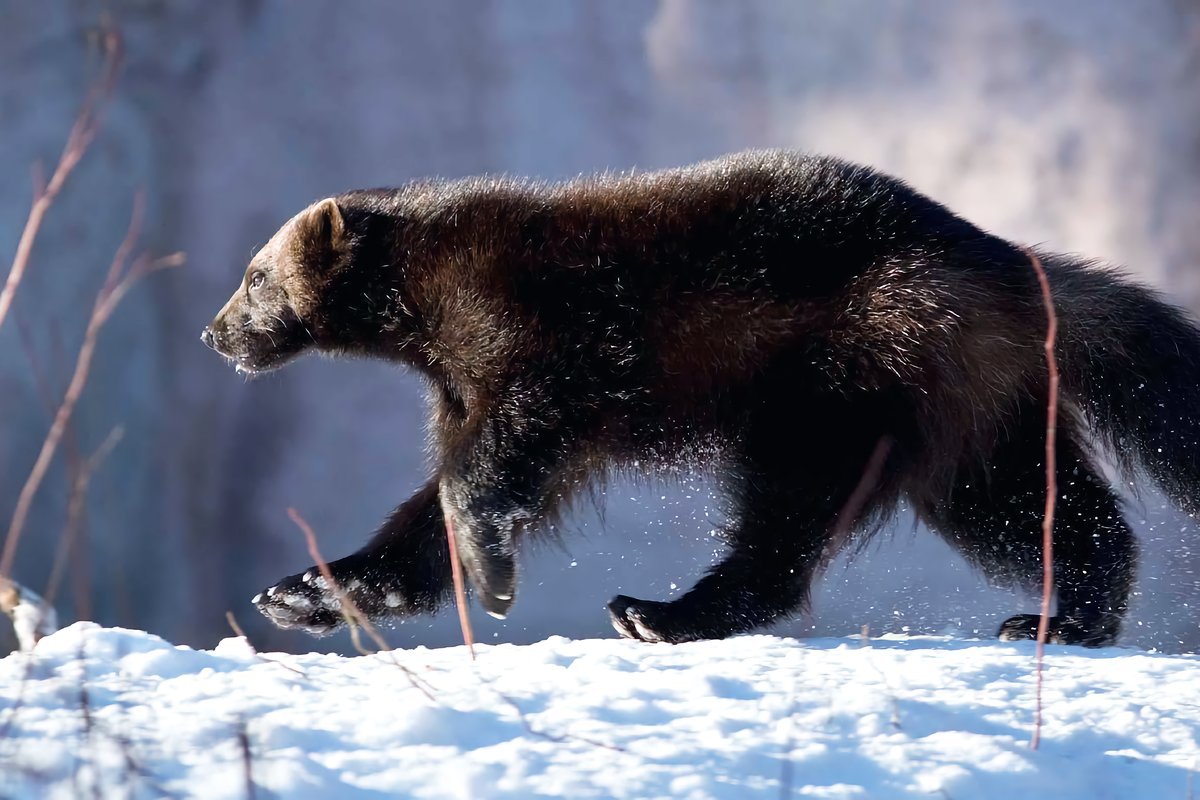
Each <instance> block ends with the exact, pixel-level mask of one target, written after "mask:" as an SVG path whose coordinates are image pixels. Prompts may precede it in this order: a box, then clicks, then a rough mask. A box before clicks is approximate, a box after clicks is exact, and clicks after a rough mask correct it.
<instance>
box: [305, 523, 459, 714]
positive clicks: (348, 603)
mask: <svg viewBox="0 0 1200 800" xmlns="http://www.w3.org/2000/svg"><path fill="white" fill-rule="evenodd" d="M287 513H288V516H289V517H291V520H292V522H294V523H296V526H297V527H298V528H300V530H301V532H303V533H304V538H305V540H306V541H307V542H308V552H309V555H311V556H312V559H313V561H314V562H316V565H317V569H318V570H320V572H321V576H322V577H323V578H325V582H326V583H327V584H328V585H329V591H331V592H333V596H334V597H336V598H337V601H338V604H339V605H340V606H341V609H342V616H343V617H345V619H346V624H347V625H348V626H349V627H350V636H351V640H352V641H353V642H354V647H355V649H356V650H358V652H359V653H361V654H362V655H372V654H371V652H370V651H368V650H367V649H366V648H364V647H363V646H362V642H360V641H359V639H358V637H357V635H356V631H357V630H358V629H359V628H362V629H363V630H364V631H366V633H367V636H369V637H371V641H373V642H374V643H375V646H376V647H378V648H379V649H380V650H382V651H383V652H385V653H388V654H389V655H390V656H391V658H392V663H393V664H395V665H396V667H397V668H398V669H399V670H400V671H401V672H403V673H404V675H405V677H407V678H408V681H409V683H410V684H412V686H413V688H414V689H417V690H418V691H420V692H421V694H423V695H425V697H427V698H428V699H429V702H431V703H435V704H436V703H437V702H438V701H437V700H436V699H435V698H434V696H433V693H432V692H431V691H430V688H428V684H426V683H425V681H422V680H421V679H420V678H418V677H417V676H416V674H415V673H414V672H413V671H412V670H410V669H409V668H408V667H406V666H404V665H403V664H401V663H400V661H399V659H397V658H396V654H395V653H393V652H392V648H391V646H390V645H388V643H387V641H385V640H384V638H383V636H381V635H380V633H379V631H378V630H377V629H376V628H375V626H374V625H373V624H371V621H370V620H369V619H367V615H366V614H364V613H363V612H362V610H361V609H360V608H359V607H358V604H356V603H355V602H354V600H353V599H351V597H350V595H348V594H346V592H345V590H343V589H342V587H341V585H340V584H339V583H338V582H337V581H336V580H334V577H333V572H332V571H331V570H330V569H329V563H328V562H327V561H326V560H325V559H324V558H323V557H322V556H321V552H320V551H319V550H318V549H317V536H316V534H315V533H313V529H312V526H311V525H309V524H308V521H307V520H305V519H304V517H303V516H301V514H300V512H299V511H297V510H296V509H294V508H289V509H288V510H287Z"/></svg>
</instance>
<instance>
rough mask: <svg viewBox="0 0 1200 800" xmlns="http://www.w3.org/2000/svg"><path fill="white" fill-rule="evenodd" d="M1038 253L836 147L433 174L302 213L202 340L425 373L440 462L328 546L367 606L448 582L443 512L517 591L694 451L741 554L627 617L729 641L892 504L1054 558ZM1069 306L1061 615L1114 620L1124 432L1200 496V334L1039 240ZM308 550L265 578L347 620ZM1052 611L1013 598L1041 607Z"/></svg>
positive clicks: (651, 637)
mask: <svg viewBox="0 0 1200 800" xmlns="http://www.w3.org/2000/svg"><path fill="white" fill-rule="evenodd" d="M1033 258H1035V256H1034V252H1033V251H1029V250H1026V249H1024V248H1022V247H1021V246H1018V245H1015V244H1013V243H1010V242H1008V241H1005V240H1004V239H1001V238H998V237H996V236H993V235H991V234H989V233H987V232H985V231H983V230H981V229H980V228H978V227H976V226H975V225H973V224H971V223H970V222H967V221H966V220H964V219H962V218H961V217H959V216H957V215H955V214H954V213H953V212H951V211H950V210H948V209H947V208H945V207H944V206H942V205H940V204H938V203H937V202H935V201H933V200H931V199H929V198H927V197H924V196H923V195H921V194H919V193H918V192H916V191H914V190H913V189H911V188H909V187H908V186H907V185H906V184H905V183H903V182H902V181H900V180H897V179H895V178H892V177H889V176H887V175H884V174H881V173H879V172H876V171H874V170H872V169H869V168H866V167H862V166H857V165H854V164H851V163H847V162H845V161H842V160H839V159H836V158H830V157H822V156H815V155H807V154H801V153H794V152H777V151H773V152H748V153H742V154H737V155H731V156H727V157H724V158H719V159H716V160H713V161H708V162H704V163H700V164H696V165H694V166H691V167H686V168H682V169H670V170H665V171H660V172H640V173H639V172H632V173H628V174H618V175H600V176H595V177H585V178H580V179H577V180H572V181H567V182H562V183H540V182H533V181H523V180H513V179H507V178H474V179H465V180H455V181H434V180H430V181H423V182H416V183H412V184H410V185H407V186H404V187H401V188H397V189H372V190H363V191H351V192H347V193H345V194H342V195H338V196H336V197H331V198H328V199H324V200H321V201H320V202H317V203H316V204H314V205H312V206H310V207H309V208H307V209H305V210H304V211H302V212H301V213H300V214H298V215H297V216H295V217H294V218H292V219H291V220H289V221H288V222H287V223H286V224H285V225H284V226H283V227H282V228H281V229H280V230H279V232H278V233H276V234H275V235H274V237H273V238H272V239H271V240H270V242H269V243H268V244H267V245H266V246H265V247H264V248H263V249H262V250H261V251H260V252H259V253H257V254H256V255H255V256H254V258H253V259H252V261H251V263H250V265H249V267H248V268H247V269H246V271H245V276H244V278H243V280H242V283H241V285H240V286H239V287H238V289H237V291H236V292H235V293H234V295H233V297H232V298H230V300H229V302H228V303H226V305H225V307H224V308H223V309H222V310H221V312H220V313H219V314H218V315H217V316H216V319H215V320H213V322H212V323H211V324H210V325H209V327H208V328H206V329H205V331H204V333H203V337H202V338H203V340H204V342H205V343H206V344H208V345H209V346H210V347H212V348H214V349H215V350H216V351H217V352H218V353H220V354H221V355H223V356H224V357H226V358H227V359H228V360H229V361H231V362H232V363H233V364H234V366H235V367H236V368H237V370H238V371H240V372H243V373H249V374H254V373H260V372H264V371H267V370H272V369H277V368H279V367H281V366H283V365H284V364H286V363H288V362H289V361H291V360H292V359H294V358H296V357H297V356H299V355H301V354H302V353H306V352H309V351H316V352H321V353H325V354H331V355H335V356H350V357H363V356H366V357H375V358H381V359H385V360H388V361H392V362H396V363H399V364H402V365H405V366H407V367H409V368H411V369H413V370H415V371H416V372H417V373H418V374H419V375H420V376H421V377H422V378H423V379H424V381H425V382H426V383H427V385H428V387H429V398H430V407H431V416H432V421H431V425H430V429H431V439H432V453H433V456H432V464H431V476H430V478H429V480H428V483H426V484H425V486H424V488H422V489H420V490H419V491H418V492H417V493H416V494H415V495H414V496H413V497H412V498H410V499H409V500H408V501H407V502H405V503H404V504H403V505H401V506H400V507H399V508H397V509H396V510H395V511H394V512H392V514H391V516H390V517H388V518H387V520H386V521H385V522H384V523H383V525H382V527H381V528H380V529H379V530H378V532H377V533H376V534H375V535H374V537H373V538H371V539H370V540H369V541H368V542H367V544H366V545H365V546H364V547H363V548H362V549H361V550H359V551H358V552H356V553H353V554H352V555H349V556H347V557H345V558H342V559H340V560H338V561H334V562H332V563H331V564H330V565H329V567H330V569H331V570H332V575H333V578H334V579H335V581H336V582H337V583H338V584H339V585H340V586H341V587H343V588H344V590H345V591H346V592H347V593H348V595H349V596H350V598H351V599H352V600H353V601H354V602H355V603H356V604H357V605H358V607H359V608H360V609H361V610H362V611H363V612H364V613H365V614H366V615H368V616H371V617H373V618H386V617H401V618H402V617H406V616H410V615H415V614H420V613H431V612H434V611H436V610H437V609H438V608H439V607H441V606H442V605H444V604H445V603H446V602H447V601H448V599H449V598H450V595H451V592H450V586H451V566H450V565H451V560H450V552H449V546H448V538H447V536H446V523H447V521H450V522H451V524H452V525H453V526H454V530H455V534H456V535H455V540H456V541H457V546H456V549H457V554H458V555H459V556H460V558H461V561H462V564H463V566H464V571H465V573H466V575H467V577H468V578H469V583H470V586H471V589H472V592H473V595H474V597H475V599H476V601H477V602H478V603H479V604H480V605H481V606H482V607H483V608H484V609H485V610H486V611H488V612H490V613H492V614H494V615H496V616H503V615H505V614H507V613H508V612H509V609H510V607H511V606H512V604H513V602H514V600H515V598H516V596H517V583H518V569H517V552H518V548H519V546H520V543H521V542H522V541H523V540H524V539H527V538H528V537H529V536H531V535H534V534H536V533H537V532H539V531H546V530H547V529H548V528H550V527H552V520H553V519H554V518H555V515H556V514H558V513H562V512H563V511H564V510H565V509H566V507H567V505H568V504H569V502H570V500H571V498H572V497H574V496H578V495H579V494H580V493H581V492H583V491H585V490H586V488H587V487H588V486H594V485H595V483H596V482H597V481H602V480H604V479H605V477H606V476H610V475H613V474H621V473H628V472H641V471H645V470H677V469H682V468H688V467H689V465H691V466H695V465H700V466H702V467H704V468H706V469H709V470H711V471H712V472H713V474H714V477H715V479H716V480H717V481H718V483H719V485H720V487H721V495H722V497H723V499H724V504H725V508H724V512H725V516H726V522H725V525H724V529H723V531H722V533H723V537H724V540H725V542H726V543H727V545H728V552H727V553H726V555H725V556H724V559H723V560H722V561H720V563H718V564H716V565H715V566H714V567H712V568H711V569H710V570H709V571H708V573H707V574H706V575H704V576H703V577H702V578H700V580H699V581H698V582H697V583H696V584H695V586H693V587H692V589H691V590H690V591H688V592H687V593H686V594H684V595H682V596H681V597H679V598H678V599H675V600H671V601H668V602H663V601H654V600H639V599H634V598H632V597H627V596H617V597H616V598H614V599H613V600H612V601H611V602H610V603H609V613H610V615H611V617H612V622H613V624H614V626H615V627H616V629H617V631H618V632H619V633H620V634H621V635H623V636H626V637H629V638H633V639H640V640H643V641H649V642H685V641H690V640H696V639H714V638H722V637H726V636H730V635H732V634H737V633H741V632H745V631H750V630H753V629H756V628H760V627H762V626H766V625H769V624H771V623H773V622H776V621H779V620H782V619H785V618H787V617H788V616H789V615H793V614H795V613H798V612H800V611H802V610H803V609H804V608H805V604H806V601H807V599H808V596H809V591H810V587H811V585H812V583H813V580H814V578H815V577H816V576H817V575H818V574H819V572H820V569H821V567H822V565H824V564H825V563H827V562H828V560H829V558H830V557H831V556H832V555H833V554H834V553H835V552H836V551H837V550H838V549H839V548H842V547H846V546H848V545H849V544H850V543H852V542H860V543H861V542H862V541H864V540H865V537H868V536H870V535H871V534H872V533H873V532H875V531H877V530H878V529H879V528H880V527H881V526H882V525H883V523H885V522H886V521H887V520H888V519H889V517H890V516H891V515H892V514H893V513H894V511H895V509H896V508H897V506H898V505H899V504H900V503H901V502H905V503H906V504H907V505H908V506H909V507H911V508H912V509H913V510H914V511H915V512H916V514H917V515H918V517H919V519H920V520H921V521H922V522H924V523H925V524H926V525H927V527H928V528H929V529H930V530H932V531H934V532H936V533H937V534H938V535H940V536H942V537H943V538H944V539H945V540H946V541H947V542H948V543H949V544H950V545H951V546H952V547H953V548H955V549H956V550H957V551H958V552H960V553H961V554H962V555H963V556H965V557H966V558H967V559H968V560H969V561H970V562H971V563H972V564H974V565H976V566H977V567H978V568H980V569H981V570H982V571H983V572H984V573H985V574H987V575H988V576H989V577H991V578H992V579H995V580H999V581H1007V582H1009V583H1014V584H1018V585H1032V584H1035V583H1037V582H1038V581H1039V580H1040V577H1041V574H1042V563H1041V542H1042V534H1041V521H1042V513H1043V504H1044V502H1045V492H1046V480H1045V470H1046V465H1045V458H1046V450H1045V446H1046V435H1047V420H1046V416H1047V402H1048V400H1049V399H1050V395H1049V392H1050V389H1049V388H1048V363H1047V358H1046V353H1045V351H1044V348H1043V345H1044V341H1045V338H1046V333H1047V326H1048V316H1047V314H1046V310H1045V307H1044V304H1043V296H1042V293H1041V288H1040V284H1039V280H1038V274H1037V272H1036V270H1035V268H1034V264H1033ZM1036 258H1037V259H1038V261H1039V262H1040V263H1041V264H1043V265H1044V267H1045V271H1046V274H1047V277H1048V280H1049V284H1050V287H1051V290H1052V300H1053V307H1054V309H1055V313H1056V315H1057V321H1058V326H1059V332H1058V338H1057V346H1056V350H1055V353H1054V354H1055V357H1056V361H1057V365H1058V367H1059V369H1060V371H1061V400H1060V405H1059V411H1058V417H1057V420H1056V425H1057V445H1056V454H1055V455H1056V459H1057V475H1058V482H1059V497H1058V511H1057V518H1056V521H1055V526H1054V532H1053V538H1054V552H1055V560H1054V580H1055V589H1056V597H1057V613H1056V614H1055V615H1054V616H1053V617H1052V618H1051V619H1050V620H1049V621H1048V630H1049V635H1050V639H1051V641H1054V642H1059V643H1066V644H1082V645H1088V646H1101V645H1107V644H1111V643H1113V642H1114V640H1115V639H1116V637H1117V635H1118V633H1119V630H1120V625H1121V620H1122V616H1123V615H1124V613H1125V611H1126V607H1127V605H1128V602H1129V595H1130V591H1131V586H1132V582H1133V577H1134V572H1135V561H1136V552H1135V543H1134V540H1133V535H1132V533H1131V531H1130V528H1129V526H1128V525H1127V524H1126V522H1125V520H1124V519H1123V518H1122V513H1121V503H1120V500H1119V498H1118V496H1117V495H1116V494H1115V493H1114V491H1113V490H1112V489H1111V488H1110V487H1109V485H1108V484H1107V483H1106V482H1105V480H1104V479H1103V478H1102V477H1101V475H1100V472H1099V471H1098V469H1097V457H1098V455H1099V454H1100V452H1101V451H1107V452H1109V453H1111V454H1112V455H1114V456H1115V457H1116V461H1117V463H1119V464H1120V465H1122V466H1123V467H1125V469H1126V471H1127V472H1129V473H1131V474H1132V473H1135V472H1142V473H1145V474H1146V475H1148V476H1149V477H1150V478H1152V479H1153V480H1155V481H1156V482H1157V483H1158V484H1159V485H1160V486H1161V487H1162V488H1163V490H1164V491H1165V492H1166V493H1167V494H1168V495H1169V496H1170V498H1171V499H1172V500H1173V501H1174V502H1175V503H1176V504H1177V505H1178V506H1179V507H1180V508H1182V509H1183V510H1185V511H1186V512H1188V513H1191V514H1194V513H1196V512H1197V510H1200V502H1198V501H1197V489H1198V488H1200V417H1198V414H1197V412H1198V411H1200V401H1198V400H1197V399H1196V398H1197V390H1198V389H1200V331H1198V329H1197V328H1196V327H1195V326H1194V324H1193V323H1192V322H1191V321H1190V320H1189V319H1188V318H1187V317H1186V316H1185V314H1184V313H1182V312H1181V311H1179V310H1177V309H1175V308H1172V307H1171V306H1169V305H1167V304H1165V303H1164V302H1162V301H1161V300H1159V299H1157V298H1156V297H1155V295H1154V294H1152V293H1151V292H1150V291H1148V290H1146V289H1144V288H1141V287H1139V286H1137V285H1134V284H1133V283H1131V282H1130V281H1128V280H1127V279H1125V278H1123V277H1121V276H1120V275H1119V274H1117V273H1115V272H1113V271H1112V270H1110V269H1108V268H1106V267H1103V266H1100V265H1098V264H1096V263H1093V262H1090V261H1085V260H1082V259H1079V258H1074V257H1068V256H1064V255H1058V254H1054V253H1050V252H1038V253H1037V255H1036ZM334 592H335V587H331V586H330V585H328V584H327V582H326V581H325V580H323V579H322V578H321V577H320V575H319V574H318V573H317V571H316V570H315V569H312V570H309V571H307V572H303V573H298V574H296V575H293V576H291V577H288V578H284V579H283V580H281V581H280V582H279V583H277V584H275V585H274V586H273V587H271V588H269V589H267V590H266V591H264V592H262V593H261V594H259V595H258V596H257V597H256V598H255V603H256V605H257V606H258V608H259V609H260V610H261V611H262V613H263V614H265V615H266V616H267V617H268V618H269V619H270V620H271V621H272V622H274V623H275V624H276V625H278V626H280V627H284V628H298V629H302V630H305V631H308V632H310V633H314V634H324V633H328V632H330V631H332V630H334V629H335V628H337V627H338V626H339V625H340V624H341V623H342V616H341V614H340V612H339V606H338V601H337V598H336V596H335V594H334ZM1038 622H1039V617H1038V616H1037V615H1029V614H1025V615H1018V616H1014V617H1011V618H1009V619H1007V621H1004V622H1003V623H1002V624H1000V626H999V631H1000V637H1001V638H1003V639H1028V638H1033V637H1034V636H1035V632H1036V630H1037V626H1038Z"/></svg>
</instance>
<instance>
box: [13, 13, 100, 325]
mask: <svg viewBox="0 0 1200 800" xmlns="http://www.w3.org/2000/svg"><path fill="white" fill-rule="evenodd" d="M102 40H103V42H104V67H103V71H102V72H101V75H100V77H99V79H97V81H96V82H95V83H94V84H93V85H92V87H91V89H89V90H88V93H87V96H86V97H85V98H84V100H83V106H82V107H81V108H80V110H79V114H78V116H77V117H76V118H75V124H74V125H73V126H72V127H71V132H70V134H68V136H67V143H66V145H65V146H64V147H63V151H62V155H61V156H59V159H58V166H56V167H55V168H54V174H52V175H51V176H50V180H49V182H48V183H46V184H45V185H41V181H40V179H38V177H37V173H38V172H40V170H35V178H34V197H33V205H32V206H31V207H30V209H29V217H28V218H27V219H26V221H25V228H24V229H23V230H22V231H21V238H20V239H19V240H18V241H17V252H16V254H15V255H14V256H13V262H12V267H10V268H9V271H8V278H7V279H6V280H5V282H4V288H3V289H2V290H0V327H3V326H4V320H5V318H6V317H7V316H8V312H9V309H10V308H12V303H13V298H14V297H15V296H16V293H17V287H18V286H19V285H20V284H21V279H22V278H23V277H24V276H25V270H26V268H27V267H28V266H29V256H30V253H32V252H33V244H34V242H35V241H36V240H37V235H38V231H39V230H41V227H42V220H43V219H45V217H46V212H47V211H49V210H50V206H51V205H52V204H53V203H54V198H55V197H57V196H58V193H59V192H60V191H62V187H63V184H65V183H66V181H67V177H68V176H69V175H70V174H71V172H72V171H73V170H74V169H75V167H76V166H77V165H78V164H79V162H80V160H81V159H82V158H83V154H84V153H85V152H86V151H87V149H88V145H90V144H91V142H92V139H94V138H95V136H96V131H97V130H98V129H99V126H100V111H101V109H102V108H103V106H104V104H105V102H107V101H108V99H109V98H110V97H111V96H112V93H113V89H114V88H115V87H116V84H117V73H118V71H119V70H120V67H121V60H122V55H123V48H122V43H121V37H120V35H119V34H118V33H117V31H116V29H114V28H111V27H109V28H106V29H105V30H104V31H103V34H102Z"/></svg>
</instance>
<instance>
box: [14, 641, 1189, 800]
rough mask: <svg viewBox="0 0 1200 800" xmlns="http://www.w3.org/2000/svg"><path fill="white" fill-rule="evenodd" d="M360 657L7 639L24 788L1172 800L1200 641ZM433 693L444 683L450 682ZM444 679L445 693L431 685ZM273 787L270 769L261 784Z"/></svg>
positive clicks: (601, 645) (33, 794) (737, 645)
mask: <svg viewBox="0 0 1200 800" xmlns="http://www.w3.org/2000/svg"><path fill="white" fill-rule="evenodd" d="M477 650H478V653H479V659H478V661H476V662H474V663H472V662H471V661H470V659H469V657H468V655H467V652H466V650H465V648H462V647H456V648H446V649H438V650H427V649H423V648H417V649H414V650H406V651H396V652H394V653H381V654H376V655H372V656H363V657H354V658H345V657H341V656H336V655H324V654H310V655H300V656H296V655H286V654H266V655H258V654H256V653H255V652H254V651H253V649H252V648H250V647H249V645H247V644H246V642H245V641H244V640H242V639H226V640H224V641H222V642H221V643H220V644H218V645H217V647H216V648H214V649H213V650H212V651H197V650H192V649H189V648H186V647H175V646H172V645H171V644H169V643H168V642H165V641H163V640H162V639H159V638H157V637H155V636H153V635H150V634H147V633H143V632H140V631H130V630H123V629H113V628H100V627H98V626H96V625H94V624H91V623H77V624H75V625H72V626H71V627H69V628H66V629H64V630H62V631H59V632H57V633H54V634H52V635H50V636H48V637H46V638H44V639H43V640H41V641H40V642H39V643H38V645H37V647H36V649H35V651H34V653H33V654H13V655H11V656H9V657H8V658H5V659H3V660H2V661H0V794H2V795H3V796H5V797H12V798H43V797H45V798H55V797H73V796H78V795H82V796H100V797H122V798H124V797H166V796H184V797H204V798H243V797H248V796H255V797H281V798H310V797H311V798H325V797H339V798H340V797H363V798H377V797H437V798H444V797H462V798H489V797H509V798H518V797H520V798H524V797H533V796H548V797H639V798H641V797H674V798H747V797H779V796H795V797H820V798H867V797H870V798H909V797H913V798H916V797H920V798H928V797H930V796H934V797H950V798H956V799H957V800H961V799H962V798H1005V799H1007V798H1013V797H1055V798H1064V799H1066V800H1071V799H1073V798H1080V800H1082V799H1083V798H1087V799H1088V800H1091V799H1092V798H1097V797H1113V798H1125V797H1130V798H1164V797H1178V798H1185V797H1188V796H1189V795H1188V792H1189V787H1191V786H1195V787H1196V788H1194V789H1191V791H1193V792H1196V791H1200V778H1197V777H1196V776H1195V774H1194V772H1195V771H1196V770H1197V769H1200V657H1197V656H1166V655H1156V654H1151V653H1145V652H1139V651H1131V650H1124V649H1108V650H1101V651H1088V650H1083V649H1080V648H1067V647H1048V648H1047V658H1046V673H1045V698H1046V716H1045V723H1044V728H1043V741H1042V746H1041V748H1040V749H1039V750H1038V751H1037V752H1032V751H1031V750H1030V749H1029V747H1028V741H1029V735H1030V731H1031V726H1032V722H1033V703H1034V674H1033V647H1032V645H1026V644H1004V643H997V642H991V641H988V642H976V641H963V640H952V639H947V638H940V637H913V638H904V637H891V636H889V637H884V638H882V639H875V640H871V641H869V642H866V643H864V642H863V641H861V640H860V638H859V637H852V638H847V639H816V640H806V641H804V642H803V643H801V642H798V641H796V640H792V639H784V638H778V637H773V636H749V637H740V638H735V639H730V640H727V641H720V642H697V643H692V644H685V645H677V646H671V645H647V644H642V643H637V642H628V641H623V640H581V641H573V640H568V639H562V638H552V639H548V640H546V641H543V642H539V643H536V644H532V645H524V646H517V645H495V646H479V647H478V648H477ZM426 693H428V694H429V695H430V696H426ZM431 698H432V699H431ZM248 782H249V783H252V784H253V787H252V789H251V787H250V786H249V785H248Z"/></svg>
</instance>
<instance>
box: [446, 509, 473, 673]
mask: <svg viewBox="0 0 1200 800" xmlns="http://www.w3.org/2000/svg"><path fill="white" fill-rule="evenodd" d="M446 543H447V544H448V545H449V547H450V576H451V578H452V579H453V581H454V606H455V608H457V609H458V625H459V627H460V628H462V635H463V644H465V645H466V646H467V650H468V652H470V654H471V660H472V661H474V660H475V633H474V631H472V630H471V618H470V616H468V614H467V590H466V588H465V586H464V585H463V571H462V561H460V560H459V558H458V537H457V536H455V533H454V518H453V517H451V516H450V514H446Z"/></svg>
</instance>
